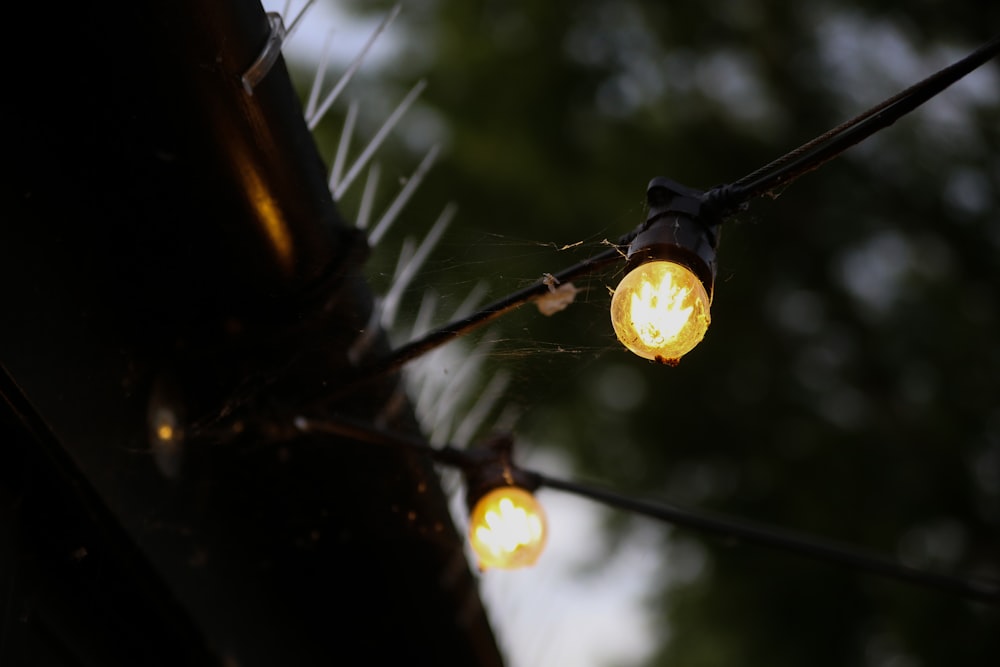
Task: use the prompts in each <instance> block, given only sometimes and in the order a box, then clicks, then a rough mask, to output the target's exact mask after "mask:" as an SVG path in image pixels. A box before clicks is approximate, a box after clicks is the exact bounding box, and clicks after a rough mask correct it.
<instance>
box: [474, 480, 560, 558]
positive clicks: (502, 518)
mask: <svg viewBox="0 0 1000 667" xmlns="http://www.w3.org/2000/svg"><path fill="white" fill-rule="evenodd" d="M545 538H546V525H545V514H544V513H543V512H542V507H541V505H539V504H538V501H537V500H535V497H534V496H533V495H531V494H530V493H528V492H527V491H525V490H524V489H522V488H519V487H516V486H501V487H498V488H496V489H493V490H492V491H490V492H488V493H487V494H486V495H484V496H483V497H482V498H480V499H479V501H478V502H477V503H476V505H475V507H473V508H472V514H471V516H470V517H469V541H470V542H471V544H472V550H473V551H474V552H475V554H476V557H477V558H478V559H479V568H480V569H482V570H487V569H489V568H499V569H503V570H514V569H517V568H521V567H528V566H529V565H534V564H535V561H536V560H538V556H539V555H540V554H541V553H542V549H543V548H544V547H545Z"/></svg>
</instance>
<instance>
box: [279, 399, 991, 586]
mask: <svg viewBox="0 0 1000 667" xmlns="http://www.w3.org/2000/svg"><path fill="white" fill-rule="evenodd" d="M294 425H295V429H296V431H298V432H301V433H323V434H327V435H336V436H341V437H346V438H351V439H353V440H358V441H362V442H368V443H372V444H376V445H381V446H385V447H393V448H397V449H403V450H409V451H412V452H414V453H420V454H423V455H426V456H428V457H430V458H431V459H432V460H434V461H435V462H437V463H440V464H442V465H447V466H452V467H455V468H459V469H460V470H462V471H464V472H469V471H472V470H474V469H475V468H476V466H478V465H481V464H482V463H483V462H489V461H492V460H493V459H491V458H489V457H488V456H487V457H483V456H480V455H479V454H480V453H481V452H479V451H478V450H476V449H471V450H463V449H459V448H456V447H454V446H450V445H446V446H443V447H435V446H433V445H431V444H430V443H428V442H426V441H425V440H422V439H420V438H416V437H413V436H409V435H403V434H397V433H393V432H391V431H386V430H384V429H379V428H375V427H373V426H371V425H369V424H365V423H363V422H359V421H356V420H352V419H350V418H346V417H340V416H338V417H335V418H328V419H320V420H313V419H307V418H305V417H299V418H297V419H296V420H295V422H294ZM510 465H511V468H512V470H514V471H516V472H517V474H518V476H519V477H520V478H522V479H523V480H524V481H525V486H526V488H527V489H528V490H530V491H533V490H535V489H537V488H549V489H554V490H557V491H564V492H566V493H571V494H573V495H576V496H580V497H583V498H588V499H590V500H594V501H596V502H599V503H601V504H603V505H606V506H608V507H612V508H615V509H619V510H624V511H626V512H631V513H633V514H638V515H641V516H645V517H647V518H650V519H655V520H657V521H661V522H664V523H669V524H672V525H675V526H681V527H684V528H691V529H693V530H698V531H701V532H703V533H709V534H712V535H716V536H719V537H723V538H726V539H735V540H739V541H742V542H746V543H750V544H756V545H759V546H765V547H769V548H772V549H776V550H778V551H783V552H788V553H794V554H798V555H800V556H805V557H807V558H811V559H813V560H819V561H824V562H827V563H833V564H835V565H840V566H844V567H848V568H851V569H854V570H860V571H864V572H869V573H871V574H875V575H878V576H881V577H886V578H890V579H895V580H897V581H901V582H904V583H908V584H912V585H915V586H921V587H924V588H932V589H936V590H939V591H942V592H945V593H950V594H953V595H958V596H961V597H964V598H967V599H970V600H976V601H979V602H988V603H991V604H1000V583H997V582H992V581H985V580H981V579H969V578H963V577H957V576H953V575H949V574H943V573H939V572H931V571H928V570H920V569H917V568H913V567H909V566H906V565H903V564H901V563H898V562H896V561H893V560H890V559H888V558H885V557H883V556H879V555H877V554H872V553H867V552H865V551H861V550H858V549H856V548H852V547H847V546H842V545H839V544H835V543H833V542H830V541H826V540H820V539H817V538H814V537H810V536H806V535H801V534H798V533H793V532H790V531H787V530H783V529H777V528H773V527H769V526H762V525H759V524H752V523H748V522H746V521H744V520H741V519H735V518H733V517H727V516H722V515H719V514H709V513H706V512H699V511H694V510H689V509H685V508H681V507H678V506H676V505H669V504H666V503H660V502H652V501H648V500H642V499H638V498H632V497H629V496H626V495H623V494H620V493H618V492H615V491H612V490H609V489H605V488H601V487H598V486H593V485H589V484H583V483H579V482H574V481H570V480H564V479H559V478H556V477H552V476H549V475H546V474H544V473H540V472H536V471H533V470H528V469H525V468H521V467H519V466H514V465H513V463H511V464H510Z"/></svg>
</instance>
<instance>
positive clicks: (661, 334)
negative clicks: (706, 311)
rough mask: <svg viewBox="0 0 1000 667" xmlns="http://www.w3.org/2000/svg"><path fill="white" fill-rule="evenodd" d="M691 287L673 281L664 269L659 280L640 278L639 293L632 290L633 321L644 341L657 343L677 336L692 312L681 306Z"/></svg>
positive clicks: (652, 345)
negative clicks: (641, 280) (643, 279)
mask: <svg viewBox="0 0 1000 667" xmlns="http://www.w3.org/2000/svg"><path fill="white" fill-rule="evenodd" d="M690 294H691V289H690V288H685V287H681V286H679V285H674V282H673V276H672V275H671V274H670V273H667V274H665V275H664V276H663V279H662V280H661V281H659V283H658V284H656V285H654V284H653V283H651V282H649V281H643V283H642V286H641V287H640V288H639V291H638V293H633V294H632V304H631V305H632V308H631V315H632V322H633V324H634V325H635V331H636V334H638V336H639V338H640V339H641V340H642V342H643V343H645V344H646V345H649V346H651V347H659V346H661V345H665V344H667V343H668V342H670V341H672V340H674V339H675V338H677V336H678V335H679V334H680V333H681V332H682V331H683V330H684V327H685V326H687V323H688V320H689V319H691V313H693V312H694V308H693V307H692V306H688V307H686V308H685V307H684V301H685V300H686V299H687V298H688V295H690Z"/></svg>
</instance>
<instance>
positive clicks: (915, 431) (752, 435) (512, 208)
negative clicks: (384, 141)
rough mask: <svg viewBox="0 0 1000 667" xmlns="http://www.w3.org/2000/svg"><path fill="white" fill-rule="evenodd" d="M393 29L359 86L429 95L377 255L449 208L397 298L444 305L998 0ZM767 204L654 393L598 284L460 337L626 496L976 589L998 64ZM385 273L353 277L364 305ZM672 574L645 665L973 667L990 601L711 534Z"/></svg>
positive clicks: (993, 651) (982, 14)
mask: <svg viewBox="0 0 1000 667" xmlns="http://www.w3.org/2000/svg"><path fill="white" fill-rule="evenodd" d="M418 4H419V6H418ZM355 5H356V7H355V9H356V10H357V11H359V12H362V11H363V12H366V13H367V12H375V11H376V8H373V7H372V6H371V5H370V4H369V3H355ZM399 20H400V23H401V24H402V26H403V27H402V28H401V29H398V30H397V31H396V32H397V33H401V34H402V35H403V39H404V43H403V44H402V45H400V46H399V48H400V57H398V58H397V59H396V62H395V64H394V65H392V66H391V67H387V68H384V70H383V71H382V72H381V73H380V75H379V77H378V78H377V80H376V81H372V82H369V90H382V91H384V94H385V98H386V99H389V98H395V99H398V98H399V97H401V95H402V92H403V91H404V90H405V88H406V87H408V86H409V85H411V84H412V82H413V81H415V80H416V79H418V78H421V77H425V76H426V77H427V78H428V79H429V86H428V90H427V92H426V94H425V97H424V99H423V104H424V107H423V109H422V110H421V111H419V112H418V114H417V117H418V118H417V120H416V121H414V122H413V123H412V124H411V126H410V130H409V131H410V132H411V133H412V134H413V139H412V140H411V141H410V142H409V144H407V143H405V142H397V143H396V144H395V145H393V146H390V147H389V148H388V149H387V150H388V154H387V155H386V156H385V157H384V159H383V163H384V164H392V165H407V164H413V165H415V164H416V161H417V159H418V157H419V156H418V155H415V154H413V153H411V152H409V151H410V150H411V149H412V147H413V146H414V145H419V144H421V142H425V143H426V141H427V140H428V139H427V136H429V135H427V136H424V135H422V134H421V132H422V131H423V130H422V128H423V129H426V128H432V129H434V128H436V129H434V132H431V133H430V134H433V135H436V137H437V138H438V139H440V140H442V141H443V142H444V144H445V151H444V156H443V158H442V160H441V162H440V163H439V165H438V166H437V167H436V168H435V170H434V172H433V174H432V176H431V177H430V179H429V180H428V182H427V183H426V185H425V187H424V188H423V189H422V190H421V192H420V193H419V195H418V196H417V198H416V200H415V201H414V203H413V205H412V206H411V207H410V208H409V209H408V211H407V214H406V215H407V219H406V220H404V221H401V222H400V223H399V225H398V229H397V230H395V231H394V232H393V235H392V237H391V238H390V239H388V240H387V241H386V243H389V244H391V243H394V242H398V240H399V239H400V238H401V237H402V236H403V235H407V234H414V233H417V232H416V231H415V230H419V229H425V228H426V227H429V225H430V224H431V222H432V221H433V219H434V218H435V217H436V216H437V214H438V212H439V211H440V208H441V206H442V205H443V204H444V202H446V201H451V200H453V201H456V202H457V203H458V204H459V205H460V206H461V212H460V213H459V217H458V220H457V222H456V223H455V225H454V227H453V228H452V229H451V230H450V231H449V233H448V235H447V237H446V240H445V241H444V242H443V243H442V245H441V247H440V249H439V250H438V251H437V252H436V254H435V256H434V258H433V260H432V262H431V263H430V265H429V266H428V269H427V270H426V271H424V273H423V278H422V280H423V282H421V283H418V284H416V285H415V286H414V288H413V294H412V295H411V297H410V301H411V303H412V304H414V305H415V304H416V303H418V302H419V294H420V292H421V291H422V290H425V289H431V288H432V289H435V290H437V291H438V292H439V293H441V294H443V296H444V297H445V299H446V300H447V301H448V302H449V303H452V304H453V306H452V307H454V306H455V305H457V304H458V303H459V302H460V301H461V299H462V298H463V297H464V296H465V294H466V293H467V292H468V291H469V289H471V287H472V285H474V284H475V283H476V282H477V281H479V280H484V281H486V282H488V284H489V287H490V295H491V296H490V298H494V297H500V296H502V295H504V294H506V293H508V292H510V291H513V290H514V289H517V288H519V287H522V286H524V285H526V284H529V283H531V282H533V281H534V280H536V279H538V278H539V277H540V276H541V275H542V274H543V272H555V271H558V270H559V269H561V268H564V267H566V266H568V265H570V264H572V263H574V262H575V261H578V260H579V259H581V258H583V257H585V256H587V255H588V254H592V253H594V252H596V251H598V250H600V249H601V248H602V245H601V242H602V240H603V239H614V238H616V237H618V236H619V235H620V234H622V233H624V232H626V231H628V230H629V229H631V228H632V227H634V226H635V225H637V224H638V223H639V222H640V221H642V219H643V218H644V212H643V203H644V193H645V185H646V183H647V182H648V181H649V179H650V178H652V177H654V176H661V175H662V176H668V177H670V178H673V179H675V180H677V181H680V182H682V183H685V184H687V185H689V186H691V187H699V188H707V187H710V186H712V185H715V184H719V183H723V182H731V181H734V180H736V179H737V178H739V177H741V176H743V175H744V174H746V173H748V172H750V171H752V170H754V169H755V168H757V167H758V166H760V165H762V164H765V163H766V162H768V161H769V160H771V159H773V158H775V157H777V156H779V155H780V154H782V153H784V152H786V151H787V150H789V149H791V148H793V147H795V146H797V145H799V144H801V143H803V142H805V141H806V140H808V139H810V138H812V137H813V136H815V135H817V134H819V133H821V132H823V131H825V130H826V129H828V128H829V127H832V126H834V125H836V124H838V123H839V122H841V121H843V120H845V119H846V118H849V117H851V116H853V115H854V114H856V113H858V112H860V111H862V110H863V109H864V108H866V107H867V106H870V105H872V104H874V103H876V102H878V101H880V100H881V99H883V98H885V97H888V96H889V95H891V94H893V93H895V92H897V91H898V90H900V89H902V88H904V87H906V86H908V85H909V84H911V83H913V82H914V81H916V80H918V79H920V78H922V77H923V76H926V75H927V74H930V73H931V72H932V71H934V70H936V69H938V68H940V67H942V66H944V65H946V64H949V63H950V62H952V61H954V60H956V59H958V58H959V57H961V56H962V55H964V54H965V53H966V52H968V51H970V50H972V49H973V48H974V47H975V46H977V45H978V44H980V43H981V42H983V41H985V40H986V39H988V38H990V37H991V36H992V35H991V34H990V33H991V31H994V30H997V29H998V28H1000V4H998V3H995V2H989V1H987V0H980V1H978V2H976V1H972V0H955V1H954V2H948V3H945V2H941V1H935V0H920V1H916V2H908V3H882V2H875V1H873V0H868V1H864V0H849V1H841V2H836V3H834V2H825V1H822V0H803V1H801V2H796V3H788V2H777V1H775V0H757V1H753V2H741V1H738V0H726V1H717V2H710V3H705V2H694V1H692V0H673V1H672V2H655V1H650V2H639V1H627V2H612V1H609V0H586V1H574V2H565V1H559V2H556V1H551V2H531V1H529V0H521V1H519V2H515V1H513V0H504V1H502V2H501V1H499V0H484V1H478V2H470V1H469V0H437V1H436V2H428V3H409V4H407V5H406V6H405V8H404V11H403V14H402V15H401V17H400V19H399ZM421 119H422V120H421ZM431 121H433V122H431ZM421 123H422V124H421ZM337 131H339V125H338V124H337V122H336V121H332V122H331V123H330V124H329V126H328V127H327V128H325V129H321V132H328V133H333V132H337ZM321 145H322V143H321ZM405 175H406V174H405V169H403V168H400V173H399V174H395V173H394V174H393V176H399V177H403V176H405ZM390 189H391V188H385V189H384V190H385V191H384V192H383V193H382V196H383V198H384V199H387V198H388V197H389V196H390V195H391V194H392V193H391V192H389V190H390ZM355 190H360V188H355ZM778 194H780V196H779V197H778V198H777V199H776V200H773V201H771V200H766V201H757V202H755V203H753V205H752V206H751V207H750V210H749V211H748V212H747V213H745V214H743V215H741V216H739V217H738V218H737V219H735V220H733V221H732V222H731V223H729V224H728V225H727V227H726V229H725V231H724V233H723V238H722V244H721V248H720V257H719V261H720V273H719V276H718V281H717V284H716V291H715V301H714V304H713V323H712V327H711V329H710V330H709V333H708V335H707V337H706V339H705V340H704V341H703V343H702V344H701V345H700V346H699V348H697V349H696V350H695V351H694V352H692V353H691V354H690V355H689V356H688V357H686V358H685V359H684V360H683V361H682V363H681V364H680V365H679V366H678V367H677V368H666V367H661V366H657V365H655V364H650V363H646V362H644V361H642V360H640V359H638V358H634V357H631V356H630V355H629V354H628V353H627V352H625V351H624V350H623V349H622V348H621V347H620V346H619V345H618V344H617V343H616V341H615V340H614V339H613V334H612V332H611V327H610V322H609V321H608V316H607V306H608V302H609V297H608V288H613V286H614V284H615V282H616V277H615V275H614V273H613V272H611V273H609V274H607V275H603V276H597V277H595V278H594V279H592V280H588V281H583V282H582V283H581V284H580V285H579V286H580V287H585V288H586V291H585V292H584V293H582V294H581V295H580V297H579V299H578V302H577V303H576V304H574V305H573V306H572V307H571V308H569V309H568V310H567V311H565V312H563V313H560V314H557V315H555V316H553V317H551V318H544V317H541V316H540V315H539V314H538V313H537V311H535V310H534V309H533V308H530V307H526V308H523V309H521V310H520V311H518V312H517V313H515V314H513V315H511V316H509V317H507V318H504V319H503V320H501V321H500V322H499V323H497V324H495V325H493V327H492V328H491V329H490V330H489V331H488V332H486V334H482V335H490V336H494V337H498V338H499V339H500V340H499V342H498V344H497V346H496V347H495V348H494V350H493V353H492V356H491V359H490V368H491V369H493V370H497V369H500V368H506V369H510V370H512V371H513V373H514V376H515V381H514V384H513V386H512V388H511V389H510V391H509V392H508V397H507V401H508V403H510V404H513V405H515V406H518V407H519V408H520V409H522V410H523V417H522V419H521V421H520V423H519V425H518V428H519V430H520V432H521V433H522V435H524V436H525V437H526V438H527V439H529V440H531V441H533V442H544V443H545V444H546V445H548V446H551V447H553V448H560V449H563V450H565V451H566V452H569V453H570V454H571V455H572V457H573V460H574V461H575V462H576V464H577V466H578V468H579V473H580V475H581V476H583V477H586V478H588V479H594V480H599V481H601V482H603V483H606V484H608V485H611V486H613V487H615V488H618V489H621V490H625V491H627V492H629V493H632V494H635V495H644V496H650V497H655V498H660V499H664V500H668V501H674V502H677V503H680V504H689V505H696V506H699V507H705V508H711V509H715V510H723V511H725V512H728V513H731V514H735V515H739V516H744V517H749V518H752V519H754V520H757V521H761V522H769V523H773V524H777V525H781V526H786V527H789V528H793V529H797V530H802V531H806V532H809V533H813V534H817V535H823V536H827V537H829V538H832V539H836V540H841V541H845V542H850V543H855V544H858V545H863V546H865V547H868V548H870V549H873V550H878V551H882V552H886V553H889V554H892V555H896V556H898V557H900V558H902V559H904V561H905V562H907V563H909V564H913V565H917V566H920V567H928V568H937V569H941V570H944V571H955V572H964V573H974V574H978V575H981V576H986V577H993V578H997V577H1000V567H998V563H1000V261H998V259H1000V67H998V64H997V63H996V62H994V63H990V64H989V65H988V66H986V67H985V68H983V70H982V71H980V72H978V73H976V74H974V75H972V76H970V77H968V78H967V79H966V80H964V81H962V82H960V83H959V84H957V85H956V86H954V87H953V88H952V89H950V90H949V91H946V92H945V93H944V94H942V95H941V96H940V97H939V98H937V99H935V100H933V101H931V102H930V103H929V104H927V105H926V107H925V108H924V109H922V110H920V111H918V112H917V113H915V114H913V115H912V116H910V117H907V118H906V119H904V120H902V121H900V122H899V123H897V124H896V125H895V126H893V127H892V128H890V129H888V130H886V131H884V132H882V133H881V134H879V135H878V136H877V137H875V138H873V139H872V140H870V141H868V142H866V143H865V144H864V145H862V146H858V147H856V148H854V149H852V150H851V151H850V152H849V153H848V154H846V155H844V156H842V157H841V158H840V159H838V160H836V161H835V162H833V163H831V164H828V165H826V166H824V167H823V168H822V169H821V170H820V171H818V172H816V173H814V174H809V175H807V176H805V177H804V178H802V179H801V180H800V181H798V182H796V183H795V184H794V185H793V186H791V187H789V188H788V189H787V190H785V191H783V192H781V193H778ZM352 197H353V198H352ZM356 198H357V194H356V193H355V194H353V195H351V196H349V197H348V198H346V199H345V201H344V202H342V207H343V209H344V212H345V214H346V215H348V216H350V215H351V212H352V211H353V210H355V209H354V207H356V205H357V204H356V202H357V199H356ZM572 244H578V245H575V246H574V247H572V248H571V249H561V248H563V246H568V245H572ZM391 268H392V259H391V258H390V259H388V260H386V259H379V258H378V257H375V258H374V259H373V263H372V266H371V270H372V273H373V276H372V278H373V281H375V282H376V283H377V282H378V281H379V280H380V279H384V276H382V277H381V278H380V274H387V273H388V272H390V271H391ZM484 381H485V378H484ZM612 530H614V531H616V533H615V534H617V535H618V536H621V535H624V534H627V532H628V530H630V526H629V525H617V526H615V527H612ZM679 536H680V533H679V532H678V533H675V534H673V535H672V536H670V537H668V536H667V535H666V534H665V535H664V538H663V539H664V542H665V543H668V542H669V543H674V544H676V542H677V539H678V538H679ZM683 539H684V540H700V538H698V537H697V536H694V535H690V534H687V533H685V534H684V536H683ZM688 543H689V544H697V543H695V542H688ZM665 553H670V552H669V551H665ZM687 553H688V554H689V556H691V555H692V554H693V556H692V557H693V558H694V560H695V561H697V563H696V564H700V568H701V569H700V571H701V576H699V577H695V578H693V579H692V580H684V581H683V582H681V581H677V580H674V581H672V582H671V581H670V580H669V578H668V580H667V581H663V582H651V584H650V585H651V588H654V587H655V588H656V589H657V590H658V591H659V593H658V594H656V595H652V596H651V605H652V607H653V609H654V610H655V613H656V614H658V617H659V618H660V619H661V620H662V627H663V628H664V632H663V636H664V637H668V636H669V641H665V642H664V644H663V645H662V646H661V647H660V648H659V650H658V651H657V653H656V655H655V657H654V659H653V660H652V662H651V663H650V664H655V665H685V667H712V666H731V665H769V666H772V667H776V666H778V665H789V666H793V665H794V666H801V665H810V666H812V667H820V666H825V665H831V666H832V665H846V664H852V665H873V666H884V667H888V666H890V665H893V666H900V665H920V666H923V667H929V666H932V665H941V666H948V667H955V666H958V665H988V664H997V661H998V660H1000V611H998V610H997V609H996V608H990V607H987V606H984V605H978V604H972V603H968V602H965V601H963V600H960V599H954V598H952V597H949V596H947V595H944V594H938V593H934V592H927V591H922V590H916V589H911V588H908V587H906V586H903V585H900V584H896V583H892V582H885V581H881V580H878V579H876V578H873V577H870V576H867V575H862V574H857V573H854V572H851V571H845V570H842V569H837V568H833V567H830V566H826V565H822V564H814V563H809V562H803V561H801V560H800V559H798V558H796V557H794V556H786V555H783V554H778V553H773V552H769V551H763V550H759V549H756V548H753V547H740V546H736V547H734V546H733V545H728V544H723V543H720V542H719V541H715V540H704V541H703V542H701V547H697V548H694V549H689V550H687ZM664 567H665V570H666V571H669V570H670V567H671V563H669V562H667V563H665V566H664ZM696 571H697V568H696Z"/></svg>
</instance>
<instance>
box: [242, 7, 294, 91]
mask: <svg viewBox="0 0 1000 667" xmlns="http://www.w3.org/2000/svg"><path fill="white" fill-rule="evenodd" d="M267 20H268V22H269V23H270V24H271V32H270V34H269V35H268V36H267V42H265V43H264V48H263V49H262V50H261V52H260V55H258V56H257V59H256V60H254V61H253V64H252V65H250V68H249V69H247V71H246V72H244V73H243V76H241V77H240V81H242V82H243V90H245V91H247V95H253V89H254V88H255V87H257V85H258V84H259V83H260V82H261V81H263V80H264V77H265V76H267V73H268V72H270V71H271V68H272V67H274V63H275V61H276V60H278V56H279V55H281V45H282V43H284V41H285V35H286V31H285V22H284V21H283V20H282V18H281V14H279V13H277V12H268V13H267Z"/></svg>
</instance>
